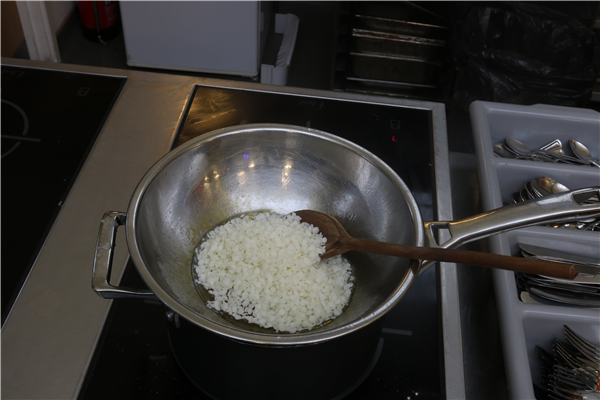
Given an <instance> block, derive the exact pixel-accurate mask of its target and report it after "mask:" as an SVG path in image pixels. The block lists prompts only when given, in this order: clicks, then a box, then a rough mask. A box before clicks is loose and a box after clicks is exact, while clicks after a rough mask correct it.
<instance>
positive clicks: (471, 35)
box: [451, 2, 600, 109]
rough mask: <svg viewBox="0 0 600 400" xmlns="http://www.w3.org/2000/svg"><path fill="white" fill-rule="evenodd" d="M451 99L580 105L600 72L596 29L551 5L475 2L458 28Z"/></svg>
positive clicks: (465, 103)
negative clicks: (454, 75)
mask: <svg viewBox="0 0 600 400" xmlns="http://www.w3.org/2000/svg"><path fill="white" fill-rule="evenodd" d="M451 46H452V54H453V58H454V61H455V62H456V67H457V71H456V78H455V85H454V92H453V98H454V100H455V101H456V102H457V103H458V104H459V106H461V107H462V108H464V109H468V106H469V104H470V103H471V102H472V101H474V100H486V101H495V102H500V103H512V104H524V105H529V104H535V103H544V104H554V105H563V106H582V105H584V104H585V103H586V102H587V101H588V100H589V98H590V97H591V93H592V89H593V86H594V82H595V81H596V78H597V77H598V72H599V70H600V50H599V48H598V43H597V39H596V37H595V34H594V33H593V31H592V30H591V29H590V28H588V27H586V26H585V25H583V24H582V23H581V22H579V21H578V20H576V19H575V18H572V17H570V16H567V15H565V14H562V13H560V12H558V11H555V10H552V9H549V8H547V7H544V6H541V5H537V4H533V3H522V2H491V3H472V4H471V5H467V6H465V9H464V11H463V12H462V14H461V15H460V17H459V19H458V20H457V21H456V23H455V24H454V29H453V37H452V40H451Z"/></svg>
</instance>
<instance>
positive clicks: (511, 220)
mask: <svg viewBox="0 0 600 400" xmlns="http://www.w3.org/2000/svg"><path fill="white" fill-rule="evenodd" d="M594 196H595V197H596V199H598V198H600V187H590V188H585V189H579V190H572V191H570V192H565V193H559V194H555V195H551V196H546V197H541V198H538V199H533V200H529V201H525V202H519V203H516V204H511V205H509V206H505V207H500V208H497V209H495V210H491V211H488V212H485V213H482V214H479V215H476V216H473V217H470V218H466V219H463V220H460V221H453V222H452V221H449V222H439V221H438V222H425V223H424V227H425V241H426V243H425V245H426V246H428V247H441V248H445V249H448V248H456V247H458V246H460V245H463V244H465V243H468V242H471V241H474V240H478V239H483V238H486V237H488V236H492V235H495V234H498V233H502V232H507V231H510V230H513V229H517V228H524V227H527V226H532V225H539V224H542V223H550V222H567V221H573V220H574V219H585V218H590V217H597V216H599V215H600V202H598V201H588V200H589V199H590V198H592V197H594ZM438 229H445V230H447V231H448V233H449V235H450V239H449V240H447V241H446V242H443V243H438V242H437V240H436V230H438ZM431 264H433V262H431V261H423V264H422V265H421V272H422V271H424V270H425V269H426V268H427V267H429V266H430V265H431Z"/></svg>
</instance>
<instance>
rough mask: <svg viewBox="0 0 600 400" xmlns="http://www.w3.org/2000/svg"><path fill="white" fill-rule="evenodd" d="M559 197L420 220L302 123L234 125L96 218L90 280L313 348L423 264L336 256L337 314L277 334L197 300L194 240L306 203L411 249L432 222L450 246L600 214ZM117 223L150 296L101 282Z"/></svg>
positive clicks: (365, 233) (392, 186) (405, 200)
mask: <svg viewBox="0 0 600 400" xmlns="http://www.w3.org/2000/svg"><path fill="white" fill-rule="evenodd" d="M595 190H596V192H597V191H598V190H597V189H595ZM570 196H571V194H563V195H561V196H560V197H556V196H555V197H553V198H547V199H539V200H535V201H531V202H530V203H521V204H515V205H513V206H510V207H505V208H504V209H499V210H500V211H491V212H489V213H488V214H487V215H485V217H482V216H477V217H473V218H469V219H467V220H464V221H458V222H444V223H439V222H434V223H424V222H423V221H422V217H421V215H420V212H419V208H418V206H417V203H416V202H415V200H414V197H413V196H412V194H411V193H410V191H409V189H408V187H407V186H406V185H405V184H404V182H403V181H402V180H401V179H400V178H399V177H398V176H397V175H396V173H395V172H394V171H393V170H392V169H391V168H389V167H388V166H387V165H386V164H385V163H383V162H382V161H381V160H380V159H379V158H378V157H376V156H375V155H373V154H371V153H370V152H368V151H366V150H365V149H363V148H361V147H359V146H357V145H355V144H353V143H351V142H349V141H347V140H344V139H342V138H340V137H337V136H334V135H331V134H328V133H325V132H320V131H316V130H312V129H306V128H300V127H293V126H287V125H267V124H262V125H245V126H236V127H231V128H226V129H221V130H218V131H215V132H211V133H208V134H205V135H202V136H199V137H197V138H195V139H192V140H190V141H189V142H187V143H185V144H183V145H181V146H180V147H178V148H176V149H174V150H173V151H171V152H169V153H168V154H167V155H165V156H164V157H163V158H162V159H160V160H159V161H158V162H157V163H156V164H155V165H154V166H153V167H152V168H151V169H150V170H149V171H148V172H147V173H146V175H145V176H144V177H143V179H142V180H141V181H140V183H139V185H138V187H137V189H136V190H135V192H134V194H133V196H132V199H131V202H130V204H129V207H128V211H127V213H126V214H125V213H109V214H107V215H106V216H105V221H104V224H103V225H102V226H101V231H100V235H99V239H98V245H97V253H96V265H95V267H94V284H93V286H94V290H96V291H97V292H98V293H99V294H100V295H102V296H103V297H123V296H156V297H158V298H159V299H160V300H161V301H162V302H163V303H164V304H165V305H166V306H167V307H169V308H170V309H171V310H172V311H173V312H174V313H175V314H178V315H180V316H181V317H183V318H185V319H187V320H189V321H190V322H192V323H193V324H195V325H197V326H200V327H202V328H205V329H207V330H209V331H212V332H214V333H217V334H219V335H223V336H225V337H228V338H232V339H235V340H238V341H242V342H247V343H255V344H264V345H276V346H290V345H291V346H294V345H300V344H311V343H318V342H322V341H326V340H329V339H333V338H336V337H339V336H342V335H346V334H348V333H351V332H355V331H357V330H359V329H360V328H362V327H364V326H366V325H368V324H370V323H371V322H373V321H375V320H376V319H378V318H380V317H381V316H383V315H384V314H385V313H386V312H387V311H388V310H390V309H391V308H392V307H393V306H394V305H395V304H396V303H397V302H398V301H399V300H400V299H401V298H402V296H403V295H404V293H405V292H406V291H407V290H408V289H409V288H410V286H411V284H412V283H413V281H414V280H415V279H416V277H417V275H418V273H419V268H421V267H423V266H425V265H426V263H420V262H419V261H416V260H408V259H404V258H397V257H386V256H381V255H376V254H367V253H359V252H351V253H347V258H348V260H349V261H350V262H351V263H352V264H353V265H354V266H355V271H354V273H355V278H356V285H355V290H354V293H353V295H352V298H351V301H350V304H349V305H348V307H347V309H346V310H345V311H344V312H343V313H342V315H340V316H339V317H337V318H336V319H334V320H333V321H332V322H331V323H329V324H327V325H325V326H323V327H319V328H316V329H314V330H312V331H309V332H303V333H295V334H277V333H273V332H272V331H268V330H260V329H256V330H254V329H248V328H247V327H245V326H242V325H239V324H236V323H235V322H231V321H228V320H225V319H224V318H223V317H222V316H221V315H219V314H218V313H216V312H215V311H213V310H211V309H209V308H208V307H207V306H206V304H205V303H204V301H203V300H202V299H201V297H200V296H199V294H198V292H197V290H196V288H195V286H194V282H193V278H192V268H191V264H192V258H193V256H194V250H195V248H196V246H197V245H198V244H199V242H200V240H201V238H202V237H203V236H204V235H205V234H206V233H207V232H208V231H210V230H211V229H213V228H214V227H216V226H217V225H220V224H222V223H224V222H225V221H227V220H228V219H229V218H231V217H233V216H236V215H239V214H241V213H249V212H258V211H264V210H270V211H273V212H277V213H282V214H286V213H290V212H292V211H296V210H303V209H311V210H316V211H321V212H324V213H327V214H330V215H332V216H334V217H335V218H337V219H338V220H339V221H340V222H341V223H342V225H343V226H344V227H345V228H346V230H347V231H348V233H349V234H350V235H352V236H354V237H359V238H364V239H371V240H378V241H385V242H392V243H402V244H412V245H417V246H438V244H436V243H435V238H434V237H433V234H432V231H433V229H432V227H433V226H435V225H436V224H438V225H439V224H441V225H443V226H444V227H446V228H448V229H449V230H450V233H451V236H452V239H451V240H449V241H448V242H446V243H444V244H442V245H441V247H456V246H458V245H460V244H461V243H463V242H466V241H469V240H474V239H479V238H481V237H485V236H489V235H490V234H493V233H498V232H501V231H503V230H508V229H514V228H516V227H520V226H527V225H532V224H536V223H540V222H543V221H549V220H561V219H564V218H565V217H569V216H572V215H579V216H581V215H586V213H588V215H591V214H594V213H595V214H598V213H599V210H600V207H599V206H590V205H579V204H577V203H576V202H574V201H572V199H571V197H570ZM119 224H126V229H127V242H128V247H129V252H130V254H131V258H132V260H133V262H134V264H135V266H136V268H137V270H138V271H139V273H140V274H141V275H142V277H143V279H144V281H145V282H146V283H147V285H148V287H149V288H150V292H147V291H139V290H133V289H132V290H130V289H122V288H115V287H111V286H110V285H109V284H108V283H107V275H109V270H108V268H109V267H110V253H111V251H112V250H111V249H112V244H111V241H112V240H113V238H114V235H115V231H116V226H117V225H119ZM103 265H106V267H103V268H100V266H103ZM97 266H98V267H97Z"/></svg>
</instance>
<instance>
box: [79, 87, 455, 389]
mask: <svg viewBox="0 0 600 400" xmlns="http://www.w3.org/2000/svg"><path fill="white" fill-rule="evenodd" d="M432 118H433V116H432V112H431V110H427V109H425V108H423V109H417V108H411V107H401V106H390V105H382V104H374V103H365V102H358V101H348V100H339V99H332V98H317V97H311V96H300V95H291V94H282V93H272V92H268V91H254V90H242V89H231V88H222V87H212V86H201V85H198V86H196V87H195V88H194V91H193V94H192V96H191V98H190V101H189V102H188V104H187V106H186V109H185V111H184V114H183V117H182V121H181V123H180V125H179V127H178V130H177V135H176V138H175V141H174V143H173V147H176V146H178V145H180V144H182V143H184V142H186V141H188V140H190V139H192V138H194V137H197V136H199V135H202V134H204V133H207V132H210V131H213V130H215V129H219V128H224V127H229V126H234V125H239V124H247V123H283V124H291V125H298V126H304V127H310V128H314V129H319V130H322V131H326V132H329V133H332V134H335V135H338V136H341V137H343V138H345V139H348V140H350V141H352V142H354V143H356V144H358V145H360V146H362V147H364V148H366V149H367V150H369V151H371V152H372V153H374V154H375V155H377V156H378V157H380V158H381V159H382V160H383V161H384V162H385V163H387V164H388V165H389V166H390V167H392V168H393V169H394V170H395V171H396V173H398V175H399V176H400V177H401V178H402V179H403V180H404V182H405V183H406V184H407V185H408V186H409V188H410V190H411V191H412V193H413V194H414V196H415V198H416V201H417V203H418V204H419V207H420V209H421V211H422V213H423V218H424V220H429V221H431V220H434V215H435V211H436V210H435V201H436V199H435V196H434V192H435V190H434V156H433V129H432ZM438 276H439V274H438V270H437V268H429V269H428V270H427V271H426V272H425V273H424V274H422V275H421V276H419V278H418V279H417V280H416V281H415V284H414V285H413V286H412V287H411V290H409V291H408V293H407V295H406V296H405V297H404V298H403V299H402V300H401V301H400V303H399V304H398V305H397V306H396V307H394V308H393V309H392V310H391V311H390V312H389V313H388V314H387V315H386V317H385V323H384V329H383V333H382V335H381V339H380V342H379V349H378V352H377V353H376V357H375V358H374V359H373V365H372V369H371V371H370V373H369V374H368V376H363V377H362V378H361V380H360V381H359V382H356V385H355V386H354V387H353V388H352V389H353V390H352V391H351V393H346V395H345V398H346V399H349V400H354V399H378V400H385V399H399V398H401V399H413V400H414V399H417V400H419V399H423V400H424V399H439V398H443V397H444V393H443V388H444V376H443V351H442V344H441V343H442V341H441V334H440V332H441V321H440V312H439V310H438V308H439V297H438V286H439V278H438ZM121 285H123V286H129V287H145V285H144V282H143V280H142V279H141V278H140V276H139V275H138V273H137V271H136V269H135V266H134V265H133V263H132V262H129V263H128V265H127V267H126V269H125V273H124V276H123V278H122V280H121ZM166 311H167V310H166V308H165V306H164V305H162V304H161V303H160V302H157V301H151V300H140V299H116V300H114V302H113V305H112V306H111V310H110V313H109V317H108V319H107V322H106V324H105V326H104V330H103V333H102V337H101V339H100V341H99V343H98V346H97V349H96V351H95V354H94V357H93V360H92V362H91V364H90V366H89V369H88V371H87V374H86V378H85V381H84V384H83V387H82V390H81V392H80V395H79V399H81V400H87V399H107V398H111V399H134V398H140V399H148V398H154V399H210V398H213V397H211V396H210V395H208V394H207V393H205V392H204V391H203V388H201V387H198V386H196V384H195V383H194V382H192V381H191V380H190V379H188V377H187V376H186V372H185V371H184V370H182V369H181V368H180V367H179V365H178V364H177V361H176V359H175V358H174V356H173V354H172V351H171V348H170V345H169V338H168V334H167V324H168V321H167V318H166V315H165V314H166ZM355 345H356V346H360V345H361V344H360V343H356V344H355ZM224 382H227V377H224ZM230 384H235V382H230ZM290 390H293V388H290ZM281 398H282V399H284V398H286V395H285V393H282V394H281ZM221 400H225V399H221Z"/></svg>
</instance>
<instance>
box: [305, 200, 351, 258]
mask: <svg viewBox="0 0 600 400" xmlns="http://www.w3.org/2000/svg"><path fill="white" fill-rule="evenodd" d="M294 214H296V215H297V216H299V217H300V218H302V222H306V223H308V224H310V225H313V226H315V227H317V228H319V232H321V234H322V235H323V237H325V238H326V239H327V242H326V243H325V253H323V254H321V259H322V260H324V259H326V258H331V257H334V256H337V255H339V254H342V253H344V252H346V251H347V250H348V249H347V248H346V246H345V245H346V243H347V242H348V238H350V235H348V233H347V232H346V231H345V230H344V227H343V226H342V224H340V222H339V221H338V220H337V219H335V218H334V217H332V216H331V215H328V214H325V213H322V212H318V211H312V210H302V211H295V212H294Z"/></svg>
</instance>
